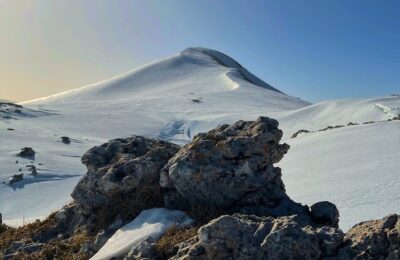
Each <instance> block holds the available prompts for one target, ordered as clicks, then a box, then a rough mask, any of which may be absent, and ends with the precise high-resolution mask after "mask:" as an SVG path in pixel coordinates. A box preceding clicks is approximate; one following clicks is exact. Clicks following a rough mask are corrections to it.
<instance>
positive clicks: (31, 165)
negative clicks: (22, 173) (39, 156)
mask: <svg viewBox="0 0 400 260" xmlns="http://www.w3.org/2000/svg"><path fill="white" fill-rule="evenodd" d="M25 167H27V168H28V169H29V170H30V171H31V174H32V175H33V176H36V175H37V174H38V172H37V170H36V166H35V165H33V164H30V165H27V166H25Z"/></svg>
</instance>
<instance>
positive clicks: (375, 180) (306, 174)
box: [279, 121, 400, 230]
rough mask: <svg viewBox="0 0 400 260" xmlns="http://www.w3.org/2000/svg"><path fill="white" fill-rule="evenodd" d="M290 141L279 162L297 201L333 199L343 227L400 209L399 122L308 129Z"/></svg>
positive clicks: (285, 181)
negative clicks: (315, 129)
mask: <svg viewBox="0 0 400 260" xmlns="http://www.w3.org/2000/svg"><path fill="white" fill-rule="evenodd" d="M289 143H290V145H291V149H290V151H289V153H288V154H287V155H286V157H285V159H284V160H283V161H282V162H281V163H280V165H279V166H280V167H281V168H282V169H283V181H284V183H285V185H286V189H287V192H288V194H289V196H291V197H292V198H293V199H294V200H295V201H301V202H303V203H307V204H308V205H311V204H313V203H315V202H318V201H322V200H328V201H331V202H333V203H334V204H336V206H337V207H338V208H339V211H340V226H341V228H343V229H345V230H347V229H348V228H350V227H351V226H352V225H353V224H355V223H359V222H361V221H365V220H369V219H378V218H382V217H383V216H384V215H386V214H389V213H399V212H400V203H399V201H400V175H399V167H400V163H399V160H398V159H399V158H400V121H392V122H380V123H376V124H368V125H360V126H350V127H344V128H339V129H335V130H331V131H329V132H318V133H311V134H305V135H302V136H300V137H298V138H295V139H292V140H290V142H289Z"/></svg>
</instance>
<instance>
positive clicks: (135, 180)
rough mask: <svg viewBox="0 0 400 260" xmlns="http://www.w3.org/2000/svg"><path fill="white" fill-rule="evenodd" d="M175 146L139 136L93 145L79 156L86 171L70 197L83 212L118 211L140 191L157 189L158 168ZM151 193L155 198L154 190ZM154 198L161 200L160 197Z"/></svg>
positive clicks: (164, 162) (138, 196)
mask: <svg viewBox="0 0 400 260" xmlns="http://www.w3.org/2000/svg"><path fill="white" fill-rule="evenodd" d="M179 148H180V147H179V146H177V145H175V144H172V143H168V142H164V141H160V140H155V139H149V138H145V137H141V136H134V137H131V138H126V139H122V138H120V139H115V140H111V141H109V142H108V143H105V144H102V145H100V146H96V147H93V148H92V149H90V150H89V151H88V152H86V153H85V154H84V155H83V157H82V162H83V163H84V164H85V165H86V166H87V169H88V172H87V174H86V175H85V176H84V177H83V178H82V179H81V180H80V181H79V183H78V185H77V186H76V187H75V189H74V191H73V192H72V197H73V198H74V201H75V203H76V204H77V205H78V206H79V208H80V209H81V210H82V211H83V212H84V213H86V214H92V213H93V211H94V210H98V209H103V210H104V211H105V213H104V212H103V214H106V212H111V211H112V209H113V208H118V209H119V210H120V211H122V210H123V209H124V208H126V207H127V206H128V205H129V204H130V202H131V201H130V200H132V199H137V200H140V196H141V195H142V194H145V193H146V192H147V193H149V192H150V193H151V192H154V191H155V190H157V189H159V176H160V171H161V169H162V167H163V166H164V165H165V164H166V163H167V162H168V160H169V159H170V158H171V157H172V156H173V155H174V154H175V153H176V152H177V151H178V150H179ZM138 192H140V194H138ZM132 194H133V195H132ZM131 195H132V196H131ZM151 195H153V196H154V199H157V197H156V196H157V193H154V194H151ZM158 199H159V200H160V201H162V198H161V197H160V198H158ZM139 202H140V201H138V203H139ZM151 206H152V205H149V207H151ZM118 209H117V210H118Z"/></svg>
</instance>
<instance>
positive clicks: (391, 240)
mask: <svg viewBox="0 0 400 260" xmlns="http://www.w3.org/2000/svg"><path fill="white" fill-rule="evenodd" d="M344 242H345V243H344V246H343V248H342V249H341V250H340V253H339V259H400V216H399V215H389V216H387V217H385V218H383V219H380V220H372V221H366V222H361V223H359V224H357V225H355V226H354V227H353V228H351V229H350V230H349V231H348V232H347V233H346V236H345V241H344Z"/></svg>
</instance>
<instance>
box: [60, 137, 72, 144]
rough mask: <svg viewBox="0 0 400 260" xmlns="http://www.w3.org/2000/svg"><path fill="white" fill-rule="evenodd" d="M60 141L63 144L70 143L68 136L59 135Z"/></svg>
mask: <svg viewBox="0 0 400 260" xmlns="http://www.w3.org/2000/svg"><path fill="white" fill-rule="evenodd" d="M61 141H62V142H63V143H64V144H70V143H71V138H69V137H68V136H61Z"/></svg>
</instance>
